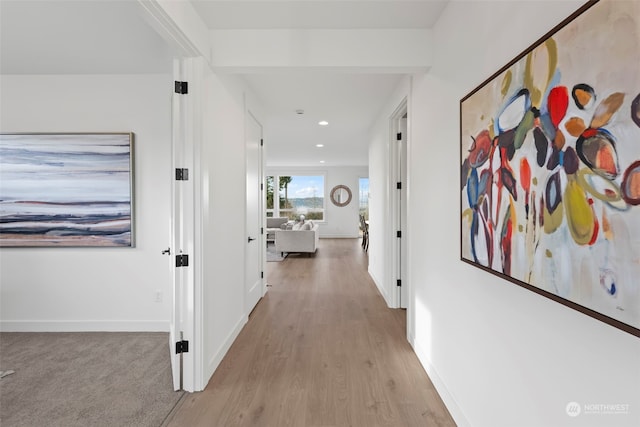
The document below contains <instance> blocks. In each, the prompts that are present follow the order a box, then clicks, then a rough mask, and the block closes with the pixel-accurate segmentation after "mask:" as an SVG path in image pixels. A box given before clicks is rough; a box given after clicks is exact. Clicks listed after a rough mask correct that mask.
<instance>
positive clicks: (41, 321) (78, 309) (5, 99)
mask: <svg viewBox="0 0 640 427" xmlns="http://www.w3.org/2000/svg"><path fill="white" fill-rule="evenodd" d="M0 85H1V86H0V92H1V93H2V97H1V105H0V108H1V114H2V116H1V119H2V120H1V123H0V124H1V130H2V132H133V133H134V134H135V144H134V153H135V169H134V176H135V241H136V247H135V248H2V249H0V286H1V287H0V300H1V302H0V307H1V314H0V316H1V317H0V321H1V322H2V329H3V330H5V331H87V330H108V331H117V330H127V331H167V330H168V323H169V317H170V305H169V302H170V296H171V294H170V284H171V281H170V279H171V277H170V257H168V256H166V255H162V254H161V251H162V250H163V249H166V248H167V247H168V246H169V227H170V222H169V219H170V216H169V215H170V209H169V203H170V182H171V181H170V178H171V173H170V172H171V171H170V167H171V161H170V151H171V103H170V100H171V98H170V96H171V88H172V79H171V76H170V75H118V76H106V75H91V76H88V75H77V76H70V75H64V76H37V75H31V76H15V75H3V76H1V82H0ZM156 291H160V292H162V293H163V301H162V302H161V303H157V302H155V293H156Z"/></svg>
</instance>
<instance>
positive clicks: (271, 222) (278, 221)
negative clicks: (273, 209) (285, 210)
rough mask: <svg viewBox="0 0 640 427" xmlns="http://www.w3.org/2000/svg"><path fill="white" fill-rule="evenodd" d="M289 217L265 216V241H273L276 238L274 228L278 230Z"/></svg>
mask: <svg viewBox="0 0 640 427" xmlns="http://www.w3.org/2000/svg"><path fill="white" fill-rule="evenodd" d="M288 221H289V218H287V217H285V216H282V217H275V218H274V217H267V242H273V241H275V238H276V230H280V229H281V228H282V225H283V224H286V223H287V222H288Z"/></svg>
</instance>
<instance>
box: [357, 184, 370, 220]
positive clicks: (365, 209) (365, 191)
mask: <svg viewBox="0 0 640 427" xmlns="http://www.w3.org/2000/svg"><path fill="white" fill-rule="evenodd" d="M359 202H360V215H364V219H366V220H368V219H369V178H360V197H359Z"/></svg>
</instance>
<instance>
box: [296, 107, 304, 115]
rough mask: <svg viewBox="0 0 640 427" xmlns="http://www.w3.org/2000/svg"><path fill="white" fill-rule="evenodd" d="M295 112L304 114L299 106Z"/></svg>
mask: <svg viewBox="0 0 640 427" xmlns="http://www.w3.org/2000/svg"><path fill="white" fill-rule="evenodd" d="M296 114H304V110H303V109H301V108H300V109H298V110H296Z"/></svg>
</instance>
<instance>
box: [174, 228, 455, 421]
mask: <svg viewBox="0 0 640 427" xmlns="http://www.w3.org/2000/svg"><path fill="white" fill-rule="evenodd" d="M267 281H268V283H269V284H270V286H271V287H270V288H269V292H268V293H267V295H266V296H265V297H264V298H263V299H262V300H261V301H260V302H259V303H258V305H257V307H256V308H255V309H254V311H253V313H252V314H251V316H250V318H249V322H248V323H247V324H246V325H245V327H244V329H243V330H242V332H241V333H240V335H239V336H238V339H237V340H236V341H235V343H234V344H233V345H232V347H231V349H230V350H229V352H228V354H227V355H226V356H225V358H224V360H223V361H222V363H221V364H220V366H219V367H218V369H217V371H216V372H215V374H214V375H213V377H212V378H211V381H210V382H209V384H208V386H207V388H206V389H205V390H204V391H203V392H201V393H194V394H191V395H189V396H188V397H186V398H185V399H183V402H182V404H181V406H180V407H179V409H178V410H177V411H176V413H175V414H174V416H173V417H172V419H171V422H170V423H169V425H170V426H172V427H178V426H225V427H230V426H265V427H271V426H273V427H281V426H294V427H315V426H318V427H319V426H324V427H328V426H354V427H355V426H363V427H364V426H366V427H371V426H394V427H405V426H406V427H413V426H455V423H454V422H453V419H452V418H451V416H450V414H449V412H448V411H447V409H446V407H445V406H444V404H443V403H442V400H441V399H440V397H439V396H438V394H437V392H436V391H435V389H434V387H433V385H432V383H431V381H430V380H429V377H428V376H427V374H426V373H425V371H424V370H423V368H422V366H421V365H420V363H419V362H418V359H417V357H416V355H415V354H414V353H413V351H412V349H411V347H410V345H409V343H408V342H407V340H406V338H405V312H404V311H403V310H392V309H389V308H387V306H386V304H385V302H384V300H383V299H382V297H381V296H380V294H379V293H378V290H377V288H376V286H375V284H374V283H373V281H372V280H371V278H370V277H369V275H368V273H367V256H366V254H365V253H364V252H363V251H362V248H361V247H360V241H359V240H356V239H321V240H320V247H319V249H318V252H317V253H316V254H315V255H314V256H311V257H307V256H306V255H290V256H289V257H288V258H287V259H286V260H285V261H283V262H271V263H267Z"/></svg>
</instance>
